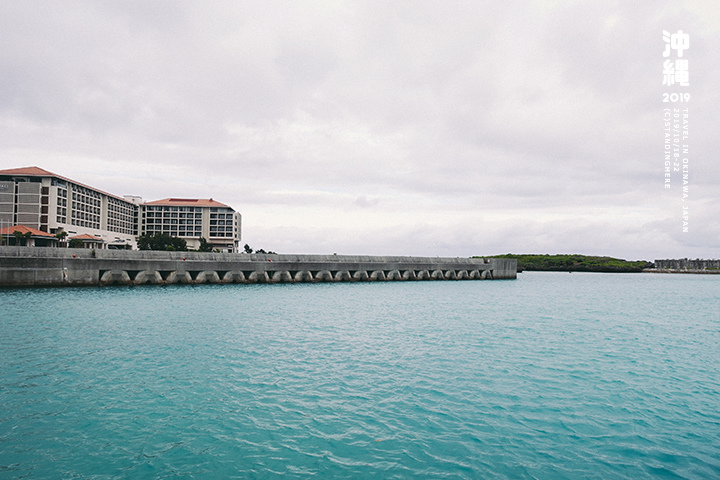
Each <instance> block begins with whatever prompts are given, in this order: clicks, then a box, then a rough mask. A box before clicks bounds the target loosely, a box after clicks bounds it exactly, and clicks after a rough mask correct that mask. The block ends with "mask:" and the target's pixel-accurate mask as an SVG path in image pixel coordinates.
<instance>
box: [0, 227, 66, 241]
mask: <svg viewBox="0 0 720 480" xmlns="http://www.w3.org/2000/svg"><path fill="white" fill-rule="evenodd" d="M15 232H20V233H22V234H25V233H28V232H30V233H31V234H32V236H33V237H52V238H55V235H53V234H51V233H47V232H41V231H40V230H38V229H36V228H32V227H26V226H25V225H15V226H12V227H5V228H3V229H1V230H0V235H13V234H14V233H15Z"/></svg>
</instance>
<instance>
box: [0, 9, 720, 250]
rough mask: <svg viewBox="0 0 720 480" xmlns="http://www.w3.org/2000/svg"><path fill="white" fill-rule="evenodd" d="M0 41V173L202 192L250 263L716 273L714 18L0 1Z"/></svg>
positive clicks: (640, 12) (115, 187)
mask: <svg viewBox="0 0 720 480" xmlns="http://www.w3.org/2000/svg"><path fill="white" fill-rule="evenodd" d="M663 30H667V31H669V32H671V33H676V32H677V31H678V30H682V31H683V32H685V33H688V34H689V36H690V37H689V38H690V46H689V48H688V49H687V50H685V51H684V56H683V58H684V59H688V72H689V85H688V86H687V87H682V86H678V85H674V86H671V87H668V86H664V85H663V62H664V61H665V60H667V59H666V58H664V57H663V50H664V49H665V44H666V43H665V42H664V40H663ZM0 45H2V47H1V48H0V169H4V168H14V167H24V166H39V167H41V168H45V169H47V170H50V171H52V172H55V173H58V174H60V175H63V176H66V177H69V178H72V179H74V180H76V181H79V182H82V183H85V184H88V185H91V186H93V187H96V188H99V189H102V190H104V191H107V192H111V193H114V194H117V195H139V196H141V197H143V198H144V199H145V200H148V201H150V200H158V199H162V198H167V197H188V198H209V197H212V198H214V199H215V200H218V201H221V202H223V203H227V204H229V205H231V206H232V207H233V208H235V209H236V210H238V211H240V212H241V213H242V215H243V240H242V243H243V244H244V243H249V244H250V245H251V246H252V247H255V248H264V249H266V250H275V251H277V252H278V253H325V254H328V253H338V254H386V255H428V256H435V255H438V256H470V255H491V254H500V253H509V252H512V253H582V254H589V255H609V256H614V257H620V258H626V259H645V260H654V259H656V258H682V257H689V258H697V257H700V258H718V257H720V221H719V219H720V135H718V132H719V131H720V4H719V3H718V2H717V1H716V0H707V1H681V0H675V1H662V0H647V1H637V2H625V1H616V2H613V1H607V0H597V1H594V0H593V1H560V0H558V1H551V0H546V1H539V0H538V1H531V0H526V1H477V0H467V1H443V2H440V1H438V2H420V1H392V2H387V1H377V2H375V1H357V2H344V1H317V2H313V1H303V2H279V1H262V2H260V1H257V2H243V1H227V2H223V1H207V2H198V1H193V2H190V1H144V0H142V1H140V0H137V1H118V0H114V1H98V0H88V1H55V0H53V1H15V0H0ZM677 54H678V52H677V51H672V52H671V55H670V57H669V58H670V59H671V60H673V61H674V60H676V59H677V58H678V55H677ZM672 92H676V93H689V94H690V96H691V99H690V102H689V103H682V104H681V103H675V104H673V103H664V102H663V93H672ZM668 107H669V108H688V109H689V111H688V114H689V124H688V131H689V137H688V139H687V141H686V142H684V143H686V144H687V145H689V155H686V157H688V163H689V177H688V178H689V184H688V187H689V188H688V197H687V198H686V199H685V200H684V201H683V199H682V186H683V185H682V183H683V179H682V175H681V172H680V173H673V174H672V176H671V183H670V186H671V188H670V189H666V188H664V166H663V163H664V156H663V151H664V135H665V127H664V117H663V115H664V112H663V109H665V108H668ZM683 207H687V210H686V212H687V213H688V218H687V222H688V232H686V233H684V232H683V211H684V210H683Z"/></svg>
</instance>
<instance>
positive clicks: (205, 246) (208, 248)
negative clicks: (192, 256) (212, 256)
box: [198, 237, 212, 252]
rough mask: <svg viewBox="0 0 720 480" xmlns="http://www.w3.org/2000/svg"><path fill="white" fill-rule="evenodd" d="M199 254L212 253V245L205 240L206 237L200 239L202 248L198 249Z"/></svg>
mask: <svg viewBox="0 0 720 480" xmlns="http://www.w3.org/2000/svg"><path fill="white" fill-rule="evenodd" d="M198 252H212V245H210V244H209V243H208V241H207V240H205V237H200V247H198Z"/></svg>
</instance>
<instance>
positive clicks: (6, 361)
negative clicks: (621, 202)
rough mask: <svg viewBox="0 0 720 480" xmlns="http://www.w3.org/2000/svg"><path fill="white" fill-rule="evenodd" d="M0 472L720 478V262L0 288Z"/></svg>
mask: <svg viewBox="0 0 720 480" xmlns="http://www.w3.org/2000/svg"><path fill="white" fill-rule="evenodd" d="M0 311H1V312H2V314H1V317H0V479H5V478H97V479H115V478H275V477H279V476H283V477H285V478H310V477H315V478H354V479H355V478H357V479H362V478H372V479H379V478H468V479H475V478H493V479H494V478H500V479H502V478H539V479H562V478H568V479H576V478H597V479H615V478H618V479H619V478H628V479H630V478H632V479H636V478H640V479H642V478H648V479H649V478H688V479H707V478H720V277H718V276H694V275H684V276H683V275H652V274H624V275H623V274H579V273H573V274H567V273H532V272H531V273H523V274H521V275H519V278H518V280H516V281H437V282H388V283H358V284H344V283H339V284H297V285H224V286H212V285H208V286H177V287H153V286H149V287H134V288H128V287H111V288H82V289H45V290H41V289H29V290H20V289H18V290H0Z"/></svg>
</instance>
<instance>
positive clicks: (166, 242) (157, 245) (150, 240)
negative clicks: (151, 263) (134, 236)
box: [138, 233, 187, 252]
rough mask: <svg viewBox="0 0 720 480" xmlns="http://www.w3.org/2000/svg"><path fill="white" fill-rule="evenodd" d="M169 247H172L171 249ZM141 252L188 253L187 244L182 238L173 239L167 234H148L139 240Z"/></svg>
mask: <svg viewBox="0 0 720 480" xmlns="http://www.w3.org/2000/svg"><path fill="white" fill-rule="evenodd" d="M168 247H172V248H171V249H169V248H168ZM138 248H139V249H140V250H170V251H175V250H177V251H183V252H184V251H187V242H186V241H185V240H183V239H182V238H177V237H171V236H170V235H168V234H167V233H153V234H149V233H146V234H145V235H141V236H140V237H139V238H138Z"/></svg>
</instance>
